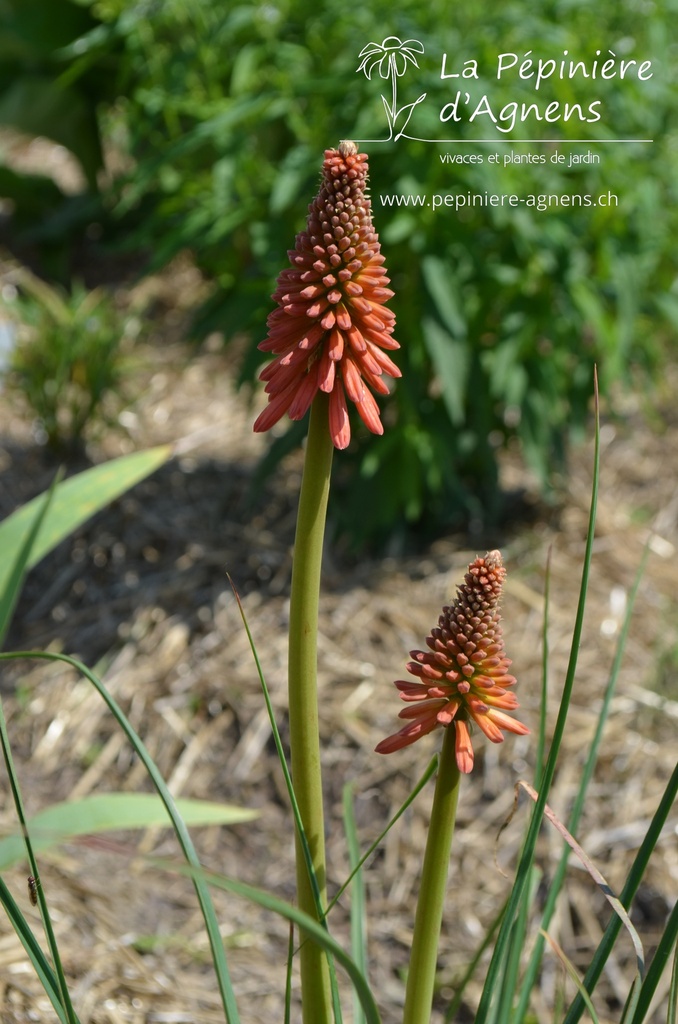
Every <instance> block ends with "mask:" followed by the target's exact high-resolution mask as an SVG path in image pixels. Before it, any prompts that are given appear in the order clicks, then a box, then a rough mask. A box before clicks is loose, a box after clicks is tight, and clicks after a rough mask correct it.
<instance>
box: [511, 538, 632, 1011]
mask: <svg viewBox="0 0 678 1024" xmlns="http://www.w3.org/2000/svg"><path fill="white" fill-rule="evenodd" d="M648 554H649V545H646V547H645V550H644V552H643V556H642V558H641V560H640V566H639V568H638V572H637V573H636V577H635V580H634V581H633V586H632V587H631V592H630V594H629V599H628V601H627V605H626V613H625V616H624V621H623V623H622V628H621V630H620V633H619V640H618V642H617V649H616V651H615V655H614V659H613V662H612V668H611V670H610V675H609V678H608V681H607V686H606V687H605V693H604V694H603V703H602V707H601V709H600V714H599V715H598V721H597V723H596V731H595V734H594V737H593V740H592V742H591V747H590V749H589V754H588V757H587V758H586V764H585V765H584V771H583V774H582V778H581V782H580V784H579V790H578V792H577V796H576V798H575V802H574V806H573V808H572V812H571V814H570V818H569V821H568V823H567V827H568V829H569V831H570V832H572V833H576V831H577V828H578V827H579V821H580V819H581V815H582V812H583V810H584V804H585V801H586V794H587V792H588V787H589V783H590V782H591V779H592V777H593V773H594V771H595V767H596V764H597V761H598V752H599V750H600V744H601V742H602V738H603V731H604V728H605V725H606V723H607V719H608V716H609V712H610V707H611V705H612V698H613V696H614V694H615V691H616V689H617V680H618V678H619V671H620V669H621V665H622V661H623V657H624V652H625V650H626V642H627V639H628V635H629V629H630V627H631V620H632V617H633V611H634V608H635V603H636V597H637V596H638V590H639V588H640V583H641V580H642V578H643V575H644V573H645V567H646V565H647V558H648ZM547 579H548V574H547ZM568 860H569V851H568V848H567V846H564V847H563V853H562V856H561V858H560V862H559V863H558V867H557V868H556V871H555V873H554V876H553V880H552V882H551V885H550V886H549V891H548V895H547V897H546V903H545V905H544V910H543V913H542V919H541V929H540V933H539V935H538V936H537V939H536V942H535V944H534V948H533V950H532V954H531V956H530V960H529V963H528V965H527V969H526V971H525V976H524V978H523V982H522V986H521V991H520V997H519V999H518V1004H517V1006H516V1012H515V1019H516V1020H519V1021H520V1020H523V1019H524V1018H525V1015H526V1013H527V1007H528V1005H529V1001H530V993H531V992H532V989H533V987H534V984H535V982H536V979H537V974H538V973H539V967H540V964H541V961H542V957H543V954H544V938H543V935H544V934H546V933H547V931H548V927H549V925H550V923H551V919H552V918H553V914H554V912H555V909H556V903H557V901H558V896H559V895H560V892H561V890H562V887H563V884H564V881H565V875H566V873H567V864H568Z"/></svg>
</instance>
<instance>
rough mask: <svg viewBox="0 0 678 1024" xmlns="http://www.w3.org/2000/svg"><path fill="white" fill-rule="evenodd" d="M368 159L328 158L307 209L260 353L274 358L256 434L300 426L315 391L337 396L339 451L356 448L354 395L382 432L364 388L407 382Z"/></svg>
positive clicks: (347, 154)
mask: <svg viewBox="0 0 678 1024" xmlns="http://www.w3.org/2000/svg"><path fill="white" fill-rule="evenodd" d="M367 170H368V168H367V157H366V155H365V154H364V153H358V151H357V147H356V145H355V143H353V142H342V143H341V144H340V145H339V149H328V150H326V151H325V161H324V163H323V180H322V184H321V186H320V192H319V193H318V196H317V198H316V199H315V200H314V201H313V203H312V204H311V205H310V206H309V215H308V224H307V227H306V231H302V232H301V233H300V234H299V235H297V238H296V244H295V248H294V249H292V250H290V251H289V252H288V256H289V259H290V262H291V264H292V267H291V268H288V269H286V270H283V271H282V272H281V274H280V276H279V277H278V287H277V288H276V290H275V292H274V294H273V298H274V299H275V300H276V302H277V303H278V308H277V309H275V310H274V311H273V312H272V313H271V315H270V316H269V318H268V338H267V339H266V341H262V342H261V344H260V345H259V348H260V349H261V350H262V351H263V352H272V353H273V354H274V355H275V359H274V360H273V361H272V362H271V363H269V364H268V365H267V366H266V367H265V368H264V369H263V370H262V372H261V374H260V379H261V380H263V381H266V388H265V391H266V393H267V394H268V405H267V407H266V408H265V409H264V411H263V412H262V413H261V414H260V415H259V416H258V418H257V420H256V422H255V424H254V429H255V431H263V430H268V429H269V428H270V427H272V426H273V424H274V423H277V422H278V420H279V419H280V418H281V417H282V416H283V415H284V414H285V413H287V414H288V415H289V417H290V419H293V420H298V419H301V418H302V416H303V415H304V414H305V413H306V411H307V410H308V409H309V407H310V405H311V402H312V401H313V399H314V397H315V395H316V394H317V392H318V391H319V390H320V391H324V392H326V393H327V394H328V395H329V420H330V422H329V426H330V433H331V436H332V441H333V443H334V446H335V447H336V448H346V446H347V445H348V443H349V441H350V440H351V427H350V423H349V418H348V407H347V403H346V396H348V398H350V400H351V401H352V402H354V403H355V406H356V408H357V410H358V413H359V414H360V417H361V418H362V420H363V422H364V423H365V425H366V426H367V427H368V429H369V430H371V431H372V433H374V434H383V432H384V428H383V425H382V422H381V419H380V416H379V407H378V405H377V403H376V401H375V399H374V396H373V395H372V392H371V391H370V390H369V389H368V387H367V386H366V385H369V387H370V388H372V390H373V391H376V392H377V393H378V394H382V395H386V394H388V391H389V389H388V387H387V385H386V383H385V382H384V379H383V375H384V374H387V375H388V376H390V377H400V376H401V374H400V370H399V369H398V367H397V366H396V365H395V363H394V362H393V361H392V360H391V359H390V357H389V356H388V355H387V354H386V352H385V351H384V350H385V349H386V350H392V349H397V348H399V347H400V346H399V345H398V342H397V341H395V339H394V338H393V337H392V336H391V335H392V333H393V328H394V324H395V316H394V314H393V313H392V312H391V310H390V309H387V308H386V306H385V305H384V303H385V302H386V301H387V300H388V299H390V298H391V297H392V295H393V292H392V291H390V289H388V288H387V287H386V285H387V284H388V283H389V279H388V277H387V276H386V271H385V269H384V267H383V263H384V257H383V256H382V255H381V251H380V246H379V236H378V235H377V234H376V232H375V230H374V227H373V225H372V212H371V204H370V200H369V199H368V197H367V194H366V189H367Z"/></svg>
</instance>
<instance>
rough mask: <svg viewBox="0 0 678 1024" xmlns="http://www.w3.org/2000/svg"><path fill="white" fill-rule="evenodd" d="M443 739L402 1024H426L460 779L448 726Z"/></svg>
mask: <svg viewBox="0 0 678 1024" xmlns="http://www.w3.org/2000/svg"><path fill="white" fill-rule="evenodd" d="M444 734H445V736H444V739H443V749H442V752H441V754H440V761H439V762H438V777H437V779H436V788H435V794H434V796H433V807H432V808H431V823H430V825H429V830H428V837H427V839H426V853H425V854H424V866H423V868H422V872H421V884H420V888H419V899H418V901H417V914H416V917H415V921H414V937H413V940H412V954H411V956H410V966H409V971H408V975H407V990H406V992H405V1012H404V1015H403V1024H422V1021H428V1020H430V1019H431V1006H432V1004H433V988H434V984H435V976H436V964H437V960H438V939H439V937H440V925H441V923H442V919H443V905H444V903H445V890H446V888H447V867H448V863H449V860H450V850H451V848H452V837H453V835H454V823H455V820H456V815H457V800H458V797H459V782H460V778H461V775H460V772H459V768H458V767H457V761H456V758H455V752H454V734H455V730H454V726H452V725H451V726H448V728H447V729H445V730H444Z"/></svg>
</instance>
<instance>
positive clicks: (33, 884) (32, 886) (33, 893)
mask: <svg viewBox="0 0 678 1024" xmlns="http://www.w3.org/2000/svg"><path fill="white" fill-rule="evenodd" d="M39 884H40V883H39V882H38V880H37V878H34V877H33V875H29V876H28V896H29V899H30V901H31V903H32V905H33V906H34V907H35V906H36V905H37V902H38V885H39Z"/></svg>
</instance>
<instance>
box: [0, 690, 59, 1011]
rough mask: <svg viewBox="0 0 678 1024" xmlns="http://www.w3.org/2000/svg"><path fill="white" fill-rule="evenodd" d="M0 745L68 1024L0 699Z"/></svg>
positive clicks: (56, 954) (49, 921)
mask: <svg viewBox="0 0 678 1024" xmlns="http://www.w3.org/2000/svg"><path fill="white" fill-rule="evenodd" d="M0 744H1V745H2V754H3V757H4V759H5V765H6V767H7V776H8V778H9V785H10V789H11V792H12V801H13V803H14V807H15V809H16V813H17V817H18V819H19V825H20V826H21V832H22V834H23V840H24V845H25V847H26V855H27V857H28V863H29V864H30V867H31V877H32V878H33V879H34V885H35V893H36V897H37V903H38V906H39V907H40V914H41V917H42V923H43V927H44V929H45V936H46V938H47V945H48V946H49V951H50V954H51V957H52V962H53V963H54V969H55V971H56V979H57V986H58V991H59V998H60V1001H61V1006H62V1007H63V1008H64V1012H65V1014H66V1019H67V1020H68V1022H69V1024H77V1021H78V1018H77V1016H76V1014H75V1010H74V1009H73V1004H72V1002H71V996H70V993H69V991H68V984H67V982H66V975H65V973H64V968H63V964H62V962H61V956H60V954H59V947H58V945H57V941H56V936H55V934H54V929H53V927H52V918H51V917H50V913H49V908H48V906H47V900H46V898H45V893H44V890H43V887H42V885H41V882H40V870H39V868H38V861H37V857H36V855H35V851H34V849H33V844H32V842H31V836H30V831H29V828H28V822H27V819H26V811H25V809H24V802H23V798H22V796H21V788H20V785H19V776H18V774H17V771H16V768H15V766H14V758H13V757H12V748H11V746H10V742H9V735H8V733H7V723H6V721H5V712H4V708H3V704H2V700H1V699H0Z"/></svg>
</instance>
